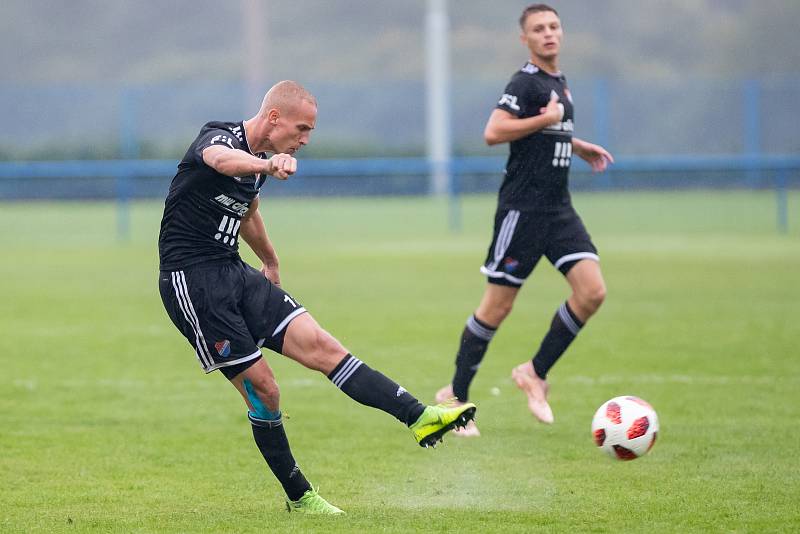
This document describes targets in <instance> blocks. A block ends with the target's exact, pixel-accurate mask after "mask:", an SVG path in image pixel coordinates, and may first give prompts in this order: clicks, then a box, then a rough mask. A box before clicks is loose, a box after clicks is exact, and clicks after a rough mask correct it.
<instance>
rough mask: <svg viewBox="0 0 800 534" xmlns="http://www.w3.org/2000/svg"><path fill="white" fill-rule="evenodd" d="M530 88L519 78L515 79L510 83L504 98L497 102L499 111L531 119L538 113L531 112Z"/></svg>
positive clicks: (535, 111) (504, 92)
mask: <svg viewBox="0 0 800 534" xmlns="http://www.w3.org/2000/svg"><path fill="white" fill-rule="evenodd" d="M528 93H529V88H528V87H527V85H526V84H524V83H523V82H522V80H520V79H519V78H518V77H514V78H512V79H511V81H510V82H508V85H506V88H505V90H504V91H503V96H501V97H500V100H498V101H497V106H496V107H497V109H502V110H503V111H508V112H509V113H511V114H512V115H515V116H517V117H530V116H532V115H536V114H537V113H538V111H537V110H531V109H529V108H530V98H529V97H528Z"/></svg>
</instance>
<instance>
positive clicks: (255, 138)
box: [244, 116, 272, 154]
mask: <svg viewBox="0 0 800 534" xmlns="http://www.w3.org/2000/svg"><path fill="white" fill-rule="evenodd" d="M264 122H265V121H262V120H260V119H259V117H258V116H256V117H253V118H252V119H248V120H246V121H244V134H245V136H247V144H248V145H249V146H250V152H252V153H253V154H258V153H259V152H270V151H271V148H272V147H271V145H270V144H269V137H268V135H267V133H268V132H267V130H266V128H265V126H266V124H264Z"/></svg>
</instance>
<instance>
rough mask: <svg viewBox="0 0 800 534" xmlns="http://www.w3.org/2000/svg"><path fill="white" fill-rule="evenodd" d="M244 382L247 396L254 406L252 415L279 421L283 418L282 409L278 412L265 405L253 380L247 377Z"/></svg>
mask: <svg viewBox="0 0 800 534" xmlns="http://www.w3.org/2000/svg"><path fill="white" fill-rule="evenodd" d="M243 383H244V389H245V391H247V398H248V399H249V400H250V405H251V406H253V410H252V411H251V412H250V413H251V415H253V416H254V417H257V418H259V419H265V420H267V421H277V420H278V419H280V418H281V412H280V410H279V411H277V412H272V411H270V410H269V408H267V407H266V406H264V403H263V402H261V399H260V398H258V395H256V390H255V388H254V387H253V383H252V382H250V381H249V380H248V379H246V378H245V379H244V382H243Z"/></svg>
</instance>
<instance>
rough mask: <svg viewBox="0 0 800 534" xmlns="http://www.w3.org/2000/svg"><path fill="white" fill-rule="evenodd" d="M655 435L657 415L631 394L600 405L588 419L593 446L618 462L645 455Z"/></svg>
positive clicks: (656, 433) (647, 405) (648, 405)
mask: <svg viewBox="0 0 800 534" xmlns="http://www.w3.org/2000/svg"><path fill="white" fill-rule="evenodd" d="M657 435H658V415H656V411H655V410H654V409H653V407H652V406H650V404H648V403H647V402H646V401H644V400H642V399H640V398H639V397H634V396H631V395H624V396H622V397H614V398H613V399H611V400H609V401H606V402H604V403H603V405H602V406H600V408H598V409H597V411H596V412H595V414H594V419H592V436H593V437H594V443H595V445H597V446H598V447H600V448H601V449H603V450H604V451H605V452H606V453H607V454H608V455H609V456H611V457H612V458H616V459H618V460H635V459H636V458H638V457H640V456H644V455H645V454H647V451H649V450H650V449H651V448H652V447H653V445H654V444H655V442H656V436H657Z"/></svg>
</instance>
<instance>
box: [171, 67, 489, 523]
mask: <svg viewBox="0 0 800 534" xmlns="http://www.w3.org/2000/svg"><path fill="white" fill-rule="evenodd" d="M316 117H317V102H316V99H315V98H314V97H313V96H312V95H311V94H310V93H309V92H308V91H307V90H305V89H304V88H303V87H302V86H300V85H299V84H297V83H295V82H292V81H283V82H280V83H278V84H276V85H275V86H273V87H272V88H271V89H270V90H269V92H268V93H267V94H266V96H265V97H264V100H263V102H262V105H261V108H260V110H259V111H258V113H257V114H256V115H255V116H254V117H253V118H251V119H249V120H245V121H239V122H209V123H207V124H205V125H204V126H203V127H202V129H201V130H200V134H199V135H198V136H197V138H196V139H195V141H194V142H193V143H192V144H191V146H190V147H189V150H188V151H187V152H186V155H185V156H184V157H183V160H182V161H181V162H180V164H179V165H178V172H177V174H176V175H175V178H174V179H173V180H172V184H171V185H170V188H169V193H168V195H167V199H166V203H165V207H164V217H163V219H162V221H161V233H160V236H159V241H158V249H159V256H160V276H159V289H160V292H161V299H162V301H163V303H164V307H165V308H166V310H167V313H168V314H169V317H170V319H172V322H173V323H174V324H175V326H176V327H177V328H178V330H180V332H181V333H182V334H183V335H184V336H185V337H186V339H187V340H188V341H189V343H190V344H191V345H192V347H193V348H194V350H195V353H196V355H197V359H198V360H199V361H200V365H201V366H202V368H203V370H204V371H205V372H206V373H210V372H211V371H214V370H215V369H219V370H220V371H221V372H222V374H224V375H225V377H226V378H227V379H228V380H229V381H230V382H231V384H233V386H234V387H235V388H236V389H237V390H238V391H239V393H240V394H241V395H242V398H243V399H244V402H245V404H246V405H247V408H248V418H249V420H250V423H251V425H252V429H253V437H254V438H255V442H256V445H257V446H258V449H259V450H260V451H261V454H262V455H263V456H264V459H265V460H266V462H267V464H268V465H269V468H270V469H271V470H272V472H273V474H274V475H275V477H276V478H277V479H278V481H279V482H280V483H281V485H282V486H283V489H284V490H285V492H286V496H287V507H288V509H289V511H297V512H301V513H309V514H338V513H342V511H341V510H340V509H338V508H337V507H335V506H333V505H331V504H330V503H328V502H327V501H325V499H323V498H322V497H321V496H320V495H319V494H318V493H317V492H316V490H314V489H313V488H312V486H311V484H309V482H308V481H307V480H306V478H305V476H304V475H303V473H302V472H301V471H300V468H299V467H298V466H297V463H296V462H295V459H294V457H293V456H292V452H291V450H290V449H289V442H288V440H287V438H286V433H285V432H284V427H283V419H282V418H281V410H280V407H279V391H278V384H277V383H276V381H275V377H274V375H273V373H272V369H271V368H270V366H269V365H268V364H267V361H266V360H265V359H264V358H262V355H261V347H266V348H268V349H270V350H272V351H274V352H276V353H278V354H282V355H284V356H287V357H289V358H291V359H293V360H295V361H297V362H298V363H300V364H302V365H304V366H305V367H308V368H309V369H313V370H315V371H320V372H322V373H324V374H325V375H326V376H327V377H328V378H329V379H330V380H331V382H333V383H334V385H335V386H336V387H338V388H339V389H341V390H342V391H343V392H344V393H345V394H347V395H348V396H350V397H351V398H352V399H353V400H355V401H357V402H360V403H361V404H364V405H366V406H371V407H374V408H378V409H380V410H383V411H384V412H386V413H388V414H391V415H393V416H394V417H396V418H397V419H399V420H400V421H402V422H403V423H405V424H406V425H407V426H409V427H410V429H411V431H412V434H413V435H414V438H415V439H416V441H417V443H419V444H420V445H421V446H424V447H428V446H429V445H434V446H435V444H436V443H437V442H438V441H441V437H442V435H444V434H445V433H446V432H447V431H449V430H452V429H453V428H456V427H457V426H458V427H462V426H464V425H465V424H466V423H467V422H468V421H470V420H471V419H472V417H473V415H474V413H475V405H474V404H465V405H461V404H455V405H454V404H440V405H438V406H423V405H422V404H420V403H419V402H418V401H417V399H416V398H414V397H413V396H412V395H411V394H410V393H408V392H407V391H406V390H405V389H404V388H403V387H401V386H399V385H397V384H396V383H394V382H393V381H392V380H390V379H388V378H387V377H386V376H384V375H383V374H381V373H379V372H378V371H375V370H373V369H371V368H370V367H369V366H368V365H367V364H365V363H364V362H362V361H361V360H359V359H358V358H356V357H355V356H353V355H352V354H350V352H349V351H348V350H347V349H345V348H344V347H343V346H342V345H341V344H340V343H339V342H338V341H337V340H336V339H335V338H333V336H331V335H330V334H328V333H327V332H326V331H325V330H323V329H322V328H321V327H320V326H319V325H318V324H317V322H316V321H315V320H314V319H313V318H312V317H311V315H310V314H309V313H308V312H307V311H306V310H305V308H304V307H303V306H302V305H301V304H300V303H299V302H298V301H297V299H295V298H293V297H292V296H291V295H289V293H287V292H286V291H284V290H283V289H281V287H280V277H279V274H278V257H277V255H276V253H275V250H274V248H273V247H272V244H271V242H270V239H269V237H268V236H267V233H266V230H265V228H264V221H263V220H262V218H261V215H260V213H259V211H258V203H259V190H260V188H261V186H262V185H263V184H264V181H265V180H266V177H267V175H270V176H273V177H275V178H278V179H280V180H285V179H287V178H288V177H289V176H290V175H292V174H294V172H295V171H296V169H297V161H296V160H295V158H294V157H293V154H294V153H295V152H297V150H299V149H300V148H301V147H302V146H303V145H305V144H307V143H308V141H309V136H310V135H311V130H313V129H314V126H315V123H316ZM267 153H271V154H273V155H272V156H271V157H268V155H267ZM239 237H241V238H242V239H244V241H245V242H246V243H247V244H248V245H249V246H250V248H251V249H253V251H254V252H255V253H256V255H257V256H258V258H259V259H260V260H261V262H262V267H261V270H260V271H259V270H256V269H254V268H252V267H250V266H249V265H248V264H246V263H245V262H244V261H242V259H241V258H240V257H239V252H238V244H239Z"/></svg>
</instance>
